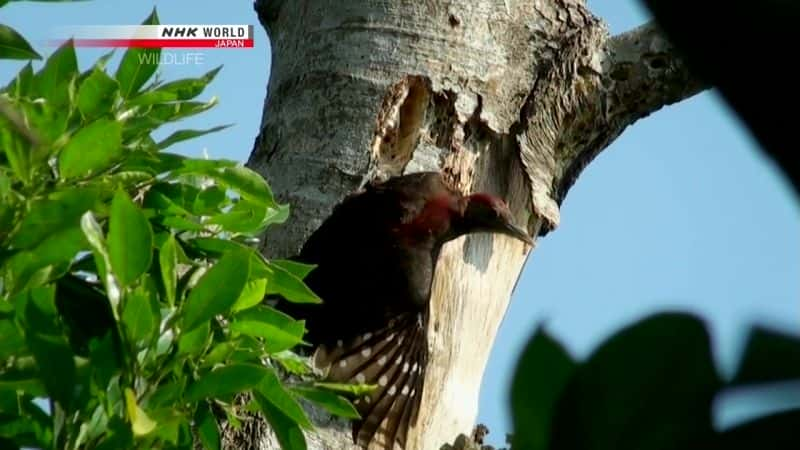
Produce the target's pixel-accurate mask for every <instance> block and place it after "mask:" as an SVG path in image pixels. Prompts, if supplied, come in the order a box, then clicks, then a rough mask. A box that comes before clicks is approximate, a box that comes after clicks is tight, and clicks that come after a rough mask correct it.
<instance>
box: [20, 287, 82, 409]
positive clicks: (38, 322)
mask: <svg viewBox="0 0 800 450" xmlns="http://www.w3.org/2000/svg"><path fill="white" fill-rule="evenodd" d="M57 315H58V313H57V311H56V306H55V289H54V288H53V287H52V286H48V287H42V288H34V289H31V290H30V291H29V295H28V299H27V302H26V304H25V324H26V328H27V330H28V332H27V333H26V338H27V343H28V347H29V348H30V349H31V351H32V352H33V355H34V358H35V359H36V365H37V366H38V368H39V374H40V376H41V377H42V381H43V382H44V385H45V386H46V387H47V392H48V394H49V395H50V396H51V397H52V398H53V399H54V400H55V401H57V402H58V403H59V404H60V405H61V406H62V407H63V408H64V409H65V410H67V411H70V410H71V408H72V397H73V390H74V389H75V388H76V386H75V384H74V383H75V362H74V360H73V355H72V350H71V349H70V347H69V344H68V343H67V340H66V339H65V338H64V335H63V334H62V333H61V330H60V327H59V326H58V325H57V321H58V318H57Z"/></svg>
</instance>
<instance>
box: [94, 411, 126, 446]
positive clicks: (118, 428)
mask: <svg viewBox="0 0 800 450" xmlns="http://www.w3.org/2000/svg"><path fill="white" fill-rule="evenodd" d="M131 447H133V433H132V432H131V427H130V425H128V424H127V423H125V422H124V421H123V420H122V418H120V417H119V416H117V415H114V416H112V417H111V418H110V419H109V420H108V427H107V429H106V432H105V433H104V435H103V439H102V440H101V441H100V444H99V445H98V446H97V447H96V449H95V450H119V449H121V448H131Z"/></svg>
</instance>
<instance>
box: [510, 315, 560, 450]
mask: <svg viewBox="0 0 800 450" xmlns="http://www.w3.org/2000/svg"><path fill="white" fill-rule="evenodd" d="M545 368H546V369H545ZM574 371H575V362H574V361H573V360H572V358H571V357H570V356H569V354H568V353H567V351H566V350H565V349H564V347H563V346H562V345H561V344H560V343H559V342H557V341H556V340H555V339H553V338H552V337H550V336H549V335H548V334H547V332H546V331H545V330H543V329H541V328H539V329H537V330H536V333H534V335H533V337H532V338H531V340H530V341H529V342H528V345H527V346H526V348H525V350H524V352H523V354H522V357H521V358H520V360H519V362H518V363H517V368H516V370H515V372H514V379H513V381H512V385H511V398H510V400H511V410H512V412H513V419H514V433H513V447H514V448H524V449H529V450H547V449H549V448H550V447H549V440H550V427H551V424H552V419H553V416H555V408H556V405H557V404H558V400H559V397H560V396H561V394H562V392H563V390H564V388H565V386H566V385H567V382H568V381H569V380H570V377H571V375H572V373H573V372H574Z"/></svg>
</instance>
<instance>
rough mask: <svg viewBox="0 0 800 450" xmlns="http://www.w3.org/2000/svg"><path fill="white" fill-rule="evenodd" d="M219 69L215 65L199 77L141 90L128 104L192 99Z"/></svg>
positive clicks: (151, 103) (150, 103)
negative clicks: (144, 90)
mask: <svg viewBox="0 0 800 450" xmlns="http://www.w3.org/2000/svg"><path fill="white" fill-rule="evenodd" d="M220 69H222V66H217V67H216V68H214V69H212V70H210V71H209V72H207V73H206V74H205V75H203V76H202V77H200V78H186V79H182V80H176V81H172V82H169V83H166V84H163V85H161V86H159V87H158V88H156V89H153V90H151V91H147V92H143V93H141V94H140V95H137V96H136V97H134V98H131V99H130V101H128V104H129V105H131V106H145V105H153V104H156V103H166V102H174V101H180V100H190V99H193V98H195V97H197V96H198V95H200V94H201V93H202V92H203V90H204V89H205V88H206V86H207V85H208V84H209V83H210V82H211V81H212V80H213V79H214V77H216V75H217V73H218V72H219V71H220Z"/></svg>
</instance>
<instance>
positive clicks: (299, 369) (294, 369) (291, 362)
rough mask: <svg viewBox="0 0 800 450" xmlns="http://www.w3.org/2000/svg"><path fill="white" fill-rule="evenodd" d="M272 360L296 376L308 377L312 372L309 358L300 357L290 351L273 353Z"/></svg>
mask: <svg viewBox="0 0 800 450" xmlns="http://www.w3.org/2000/svg"><path fill="white" fill-rule="evenodd" d="M270 358H272V359H273V360H274V361H276V362H278V364H280V365H281V366H282V367H283V368H284V369H285V370H286V371H287V372H289V373H291V374H294V375H307V374H309V373H311V371H312V369H311V364H310V362H309V358H308V357H303V356H300V355H298V354H297V353H294V352H292V351H290V350H285V351H282V352H277V353H273V354H272V355H270Z"/></svg>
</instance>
